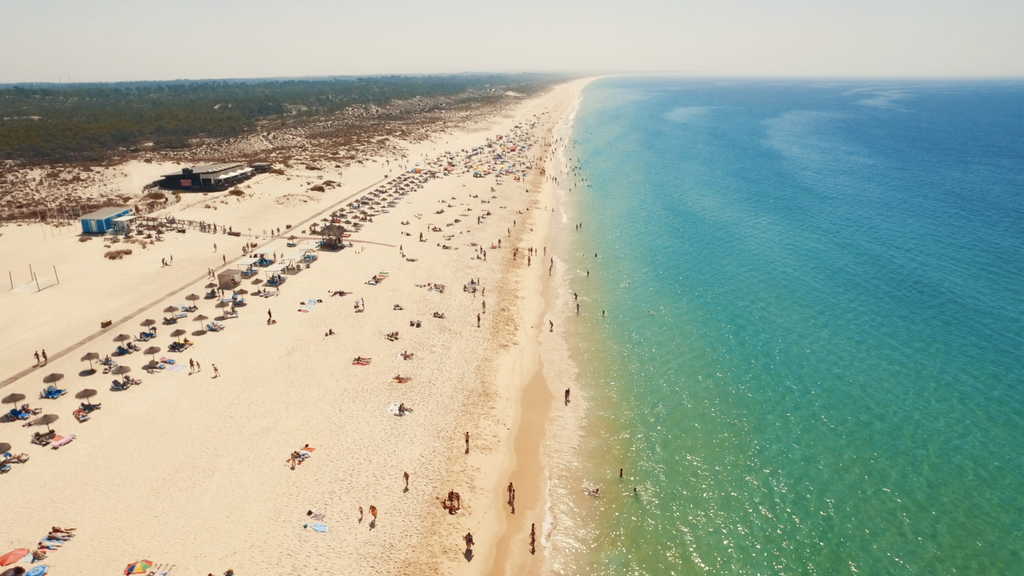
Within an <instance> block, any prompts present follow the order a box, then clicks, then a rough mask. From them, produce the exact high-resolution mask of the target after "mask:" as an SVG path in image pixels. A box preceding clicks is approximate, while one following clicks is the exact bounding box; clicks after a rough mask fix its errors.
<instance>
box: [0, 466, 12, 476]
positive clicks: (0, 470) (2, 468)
mask: <svg viewBox="0 0 1024 576" xmlns="http://www.w3.org/2000/svg"><path fill="white" fill-rule="evenodd" d="M10 471H11V467H10V466H8V465H7V464H4V465H2V466H0V474H7V473H8V472H10Z"/></svg>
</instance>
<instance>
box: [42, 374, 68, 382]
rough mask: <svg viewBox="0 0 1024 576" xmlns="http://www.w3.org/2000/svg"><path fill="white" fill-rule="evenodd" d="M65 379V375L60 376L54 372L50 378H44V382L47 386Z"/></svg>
mask: <svg viewBox="0 0 1024 576" xmlns="http://www.w3.org/2000/svg"><path fill="white" fill-rule="evenodd" d="M63 378H64V375H63V374H58V373H56V372H54V373H53V374H50V375H48V376H44V377H43V382H45V383H46V384H53V383H54V382H59V381H60V380H62V379H63Z"/></svg>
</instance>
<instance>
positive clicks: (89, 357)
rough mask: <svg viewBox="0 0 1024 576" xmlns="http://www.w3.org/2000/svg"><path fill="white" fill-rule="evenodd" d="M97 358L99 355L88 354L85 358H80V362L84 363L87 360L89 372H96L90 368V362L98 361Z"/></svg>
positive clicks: (94, 353)
mask: <svg viewBox="0 0 1024 576" xmlns="http://www.w3.org/2000/svg"><path fill="white" fill-rule="evenodd" d="M99 357H100V355H99V354H97V353H96V352H89V353H88V354H86V355H85V356H82V362H85V361H86V360H88V361H89V370H90V371H91V372H95V371H96V370H94V369H93V367H92V361H93V360H98V359H99Z"/></svg>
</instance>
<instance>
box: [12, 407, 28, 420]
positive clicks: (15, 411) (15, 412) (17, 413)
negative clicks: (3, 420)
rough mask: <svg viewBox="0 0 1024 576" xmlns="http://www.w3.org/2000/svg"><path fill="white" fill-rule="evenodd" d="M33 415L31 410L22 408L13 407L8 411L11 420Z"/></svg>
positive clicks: (24, 418) (26, 418) (25, 418)
mask: <svg viewBox="0 0 1024 576" xmlns="http://www.w3.org/2000/svg"><path fill="white" fill-rule="evenodd" d="M31 415H32V413H31V412H25V411H24V410H22V409H20V408H11V411H10V412H8V413H7V416H8V417H9V418H10V419H11V420H28V418H29V416H31Z"/></svg>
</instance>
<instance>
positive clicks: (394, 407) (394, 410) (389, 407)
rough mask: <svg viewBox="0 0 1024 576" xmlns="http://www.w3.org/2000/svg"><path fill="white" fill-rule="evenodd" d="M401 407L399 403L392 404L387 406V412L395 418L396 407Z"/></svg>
mask: <svg viewBox="0 0 1024 576" xmlns="http://www.w3.org/2000/svg"><path fill="white" fill-rule="evenodd" d="M401 405H402V403H401V402H393V403H392V404H391V406H388V412H391V413H392V414H394V415H395V416H398V407H399V406H401Z"/></svg>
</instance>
